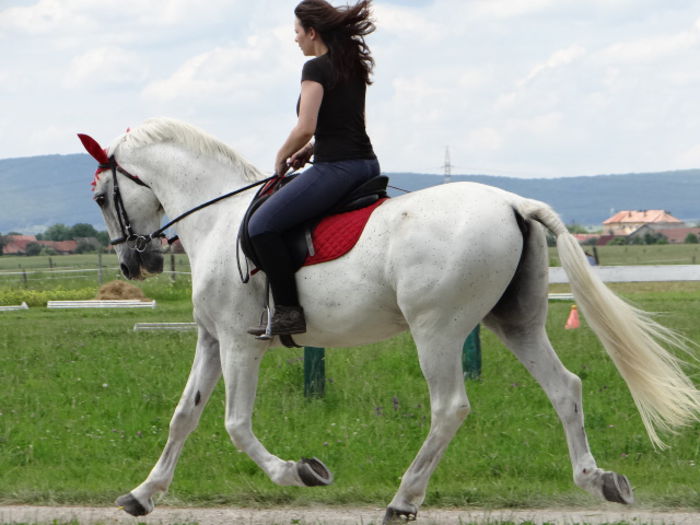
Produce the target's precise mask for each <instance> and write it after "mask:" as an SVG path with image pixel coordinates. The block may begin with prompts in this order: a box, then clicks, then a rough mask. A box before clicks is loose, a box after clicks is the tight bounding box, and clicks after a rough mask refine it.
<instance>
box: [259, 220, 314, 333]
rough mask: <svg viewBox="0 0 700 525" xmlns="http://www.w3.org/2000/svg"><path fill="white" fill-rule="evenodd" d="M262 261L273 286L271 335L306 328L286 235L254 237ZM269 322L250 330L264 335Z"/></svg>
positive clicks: (274, 234)
mask: <svg viewBox="0 0 700 525" xmlns="http://www.w3.org/2000/svg"><path fill="white" fill-rule="evenodd" d="M250 240H251V243H252V244H253V248H254V250H255V255H256V256H257V258H258V263H259V264H260V267H261V268H262V270H263V271H264V272H265V274H267V278H268V279H269V280H270V288H271V289H272V298H273V299H274V302H275V310H274V313H273V315H272V323H271V328H270V335H292V334H303V333H304V332H306V320H305V318H304V309H303V308H302V307H301V306H300V305H299V296H298V293H297V284H296V278H295V276H294V268H293V266H292V260H291V257H290V255H289V251H288V250H287V246H286V244H285V243H284V241H283V240H282V236H281V235H279V234H277V233H263V234H261V235H256V236H255V237H251V238H250ZM266 329H267V324H266V323H261V325H260V326H256V327H253V328H250V329H249V330H248V333H249V334H252V335H262V334H264V333H265V331H266Z"/></svg>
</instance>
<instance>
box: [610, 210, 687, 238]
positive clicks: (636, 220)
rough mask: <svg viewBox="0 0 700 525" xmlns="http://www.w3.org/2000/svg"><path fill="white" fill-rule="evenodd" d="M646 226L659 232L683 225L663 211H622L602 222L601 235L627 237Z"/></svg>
mask: <svg viewBox="0 0 700 525" xmlns="http://www.w3.org/2000/svg"><path fill="white" fill-rule="evenodd" d="M647 225H648V226H650V227H652V228H653V229H654V230H660V229H671V228H682V227H684V226H685V223H684V222H683V221H681V220H679V219H676V218H675V217H674V216H673V215H671V214H670V213H669V212H667V211H664V210H624V211H619V212H617V213H616V214H615V215H613V216H612V217H610V218H609V219H607V220H605V221H603V233H605V234H608V235H629V234H630V233H633V232H635V231H637V230H638V229H639V228H641V227H642V226H647Z"/></svg>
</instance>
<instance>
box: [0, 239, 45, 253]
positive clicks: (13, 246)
mask: <svg viewBox="0 0 700 525" xmlns="http://www.w3.org/2000/svg"><path fill="white" fill-rule="evenodd" d="M5 238H6V239H7V241H8V243H7V244H6V245H5V246H4V247H3V249H2V253H3V255H24V253H25V252H26V251H27V244H30V243H32V242H37V240H36V237H34V236H33V235H7V236H6V237H5Z"/></svg>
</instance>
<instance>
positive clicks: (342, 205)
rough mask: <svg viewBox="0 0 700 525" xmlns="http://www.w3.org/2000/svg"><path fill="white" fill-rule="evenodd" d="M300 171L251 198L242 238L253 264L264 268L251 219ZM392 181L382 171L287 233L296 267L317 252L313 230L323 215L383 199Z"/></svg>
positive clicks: (285, 235)
mask: <svg viewBox="0 0 700 525" xmlns="http://www.w3.org/2000/svg"><path fill="white" fill-rule="evenodd" d="M295 176H296V175H291V176H288V177H283V178H279V179H275V180H274V181H272V182H271V183H268V184H267V185H265V186H263V187H262V188H261V189H260V190H259V191H258V193H256V194H255V197H254V198H253V201H252V202H251V204H250V206H249V207H248V210H247V211H246V213H245V216H244V217H243V222H242V223H241V227H240V229H239V231H238V240H239V243H240V246H241V249H242V250H243V253H244V254H245V256H246V257H247V258H248V259H250V260H251V261H252V262H253V264H255V265H256V266H257V267H258V268H260V269H262V270H263V271H264V270H265V268H262V267H261V265H260V262H259V261H258V260H257V257H256V256H255V251H254V250H253V244H252V243H251V241H250V236H249V235H248V222H249V221H250V218H251V217H252V216H253V214H254V213H255V212H256V211H257V210H258V209H259V208H260V206H261V205H262V204H263V203H264V202H265V201H266V200H267V199H269V198H270V196H271V195H273V194H274V193H275V192H276V191H277V190H279V189H280V188H282V187H283V186H285V185H286V184H288V183H289V182H291V181H292V180H293V179H294V177H295ZM388 183H389V177H387V176H385V175H379V176H377V177H373V178H371V179H369V180H368V181H367V182H365V183H364V184H362V185H360V186H358V187H357V188H355V189H354V190H353V191H351V192H350V193H349V194H348V195H347V196H345V197H344V198H343V199H342V200H341V201H340V202H339V203H338V204H336V205H335V206H333V208H331V209H330V210H328V212H326V213H325V214H323V215H322V216H320V217H315V218H313V219H311V220H309V221H307V222H305V223H303V224H301V225H299V226H297V227H295V228H293V229H291V230H289V231H287V232H285V233H284V234H283V236H282V237H283V239H284V242H285V244H286V245H287V249H288V250H289V253H290V254H291V257H292V263H293V264H294V268H295V270H298V269H299V268H301V266H302V265H303V264H304V261H305V260H306V257H307V256H308V255H313V254H314V247H313V242H312V240H311V232H312V231H313V229H314V227H315V226H316V225H317V224H318V223H319V222H320V221H321V219H323V218H324V217H327V216H329V215H335V214H338V213H345V212H348V211H353V210H359V209H360V208H364V207H366V206H369V205H371V204H374V203H375V202H377V201H378V200H379V199H383V198H385V197H386V196H387V194H386V188H387V184H388Z"/></svg>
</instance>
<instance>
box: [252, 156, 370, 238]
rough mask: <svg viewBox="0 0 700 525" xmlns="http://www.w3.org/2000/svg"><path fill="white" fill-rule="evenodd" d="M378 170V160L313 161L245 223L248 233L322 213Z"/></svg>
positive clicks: (275, 229) (288, 226)
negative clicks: (312, 163) (313, 162)
mask: <svg viewBox="0 0 700 525" xmlns="http://www.w3.org/2000/svg"><path fill="white" fill-rule="evenodd" d="M379 174H380V170H379V162H378V161H377V160H376V159H372V160H343V161H337V162H317V163H316V164H314V165H313V166H312V167H310V168H309V169H307V170H305V171H303V172H302V173H300V174H299V175H297V176H296V178H295V179H294V180H293V181H292V182H290V183H289V184H287V185H286V186H284V187H283V188H282V189H281V190H279V191H278V192H277V193H275V194H274V195H272V197H270V198H269V199H268V200H267V201H265V203H264V204H263V205H262V206H260V209H258V210H257V211H256V212H255V214H254V215H253V217H252V218H251V219H250V222H249V224H248V233H249V234H250V236H251V237H255V236H256V235H261V234H263V233H277V234H280V233H282V232H285V231H287V230H289V229H291V228H294V227H295V226H298V225H299V224H301V223H303V222H305V221H307V220H309V219H313V218H314V217H318V216H320V215H322V214H323V213H324V212H326V211H328V210H330V209H331V208H332V207H333V206H335V205H336V204H337V203H338V202H340V200H341V199H342V198H343V197H345V196H346V195H347V194H348V193H350V192H351V191H352V190H354V189H355V188H357V187H358V186H359V185H360V184H362V183H364V182H365V181H367V180H369V179H371V178H372V177H376V176H378V175H379Z"/></svg>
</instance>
